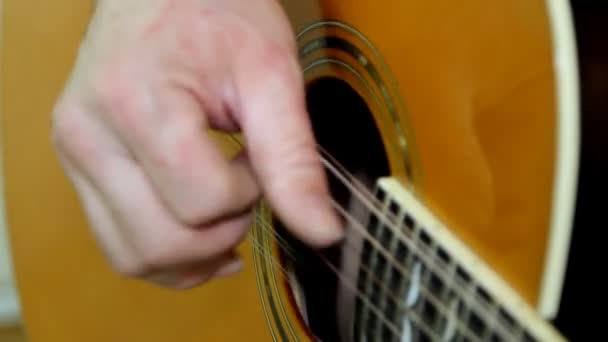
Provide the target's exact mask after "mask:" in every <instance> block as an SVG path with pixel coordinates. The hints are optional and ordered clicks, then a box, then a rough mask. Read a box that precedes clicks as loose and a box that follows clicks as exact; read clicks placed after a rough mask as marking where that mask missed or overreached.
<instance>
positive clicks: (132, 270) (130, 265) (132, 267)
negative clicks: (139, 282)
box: [111, 260, 149, 278]
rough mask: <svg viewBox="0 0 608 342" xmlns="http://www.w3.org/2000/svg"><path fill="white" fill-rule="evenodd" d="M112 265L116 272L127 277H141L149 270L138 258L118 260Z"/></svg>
mask: <svg viewBox="0 0 608 342" xmlns="http://www.w3.org/2000/svg"><path fill="white" fill-rule="evenodd" d="M111 265H112V268H113V271H114V272H116V273H117V274H119V275H121V276H123V277H127V278H139V277H141V276H143V275H145V274H146V273H147V272H148V271H149V268H148V267H146V265H145V264H144V263H143V262H139V261H137V260H118V261H115V262H114V263H112V264H111Z"/></svg>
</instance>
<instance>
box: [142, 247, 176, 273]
mask: <svg viewBox="0 0 608 342" xmlns="http://www.w3.org/2000/svg"><path fill="white" fill-rule="evenodd" d="M173 250H174V249H173V248H172V245H170V242H169V241H167V242H166V243H165V244H160V245H159V246H156V247H155V248H146V249H143V250H142V251H141V254H140V262H139V265H138V266H139V267H138V271H139V273H146V272H149V271H152V270H158V269H163V268H166V267H168V266H170V265H171V264H172V262H173V254H174V252H172V251H173Z"/></svg>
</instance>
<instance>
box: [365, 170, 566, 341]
mask: <svg viewBox="0 0 608 342" xmlns="http://www.w3.org/2000/svg"><path fill="white" fill-rule="evenodd" d="M375 196H376V199H377V200H378V203H380V205H377V206H375V209H374V210H370V213H369V216H368V218H369V219H368V221H367V224H366V235H367V237H366V238H365V239H364V240H365V241H364V244H363V249H362V254H361V264H360V269H359V272H358V280H357V287H358V290H359V292H360V294H361V296H359V298H358V299H357V303H356V306H355V325H354V329H355V331H354V336H355V337H356V339H357V340H358V341H526V342H528V341H545V340H550V341H557V340H561V337H559V335H558V334H556V333H555V331H554V330H553V329H552V328H551V327H550V326H549V325H548V324H546V323H545V322H544V321H543V320H542V319H540V318H539V317H537V316H535V314H534V312H533V311H532V310H531V309H530V308H529V307H527V306H526V304H525V303H524V302H523V301H522V300H521V298H519V297H517V295H516V294H515V293H514V292H513V291H511V290H510V289H509V288H508V287H506V286H503V285H504V284H499V283H500V280H499V279H498V278H497V277H496V275H495V274H494V273H492V272H491V270H490V269H489V268H488V267H486V266H485V265H484V264H483V262H481V260H479V259H478V258H476V257H475V256H474V254H473V253H471V252H470V251H469V250H467V249H466V248H465V246H464V245H462V244H461V243H460V242H459V241H457V239H455V238H454V237H453V236H452V235H450V233H449V232H448V231H447V229H446V228H445V227H442V226H441V223H440V222H439V221H438V220H437V219H436V218H434V217H433V216H432V215H431V213H430V212H429V211H428V210H426V209H425V208H424V207H423V206H422V205H421V203H420V202H418V201H417V200H416V199H415V197H414V196H412V195H411V194H410V193H408V192H407V191H406V190H405V189H403V188H402V187H401V185H400V184H399V183H397V182H396V181H395V180H393V179H383V180H382V181H381V182H380V183H379V186H378V188H377V189H376V192H375ZM497 284H498V286H497Z"/></svg>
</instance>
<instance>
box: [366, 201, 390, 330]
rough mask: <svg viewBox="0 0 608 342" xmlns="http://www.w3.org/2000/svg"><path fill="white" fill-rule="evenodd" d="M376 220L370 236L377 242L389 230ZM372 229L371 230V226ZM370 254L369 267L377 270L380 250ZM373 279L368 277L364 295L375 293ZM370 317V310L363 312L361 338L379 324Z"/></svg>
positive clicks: (383, 210) (384, 209) (372, 251)
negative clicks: (383, 232) (385, 230)
mask: <svg viewBox="0 0 608 342" xmlns="http://www.w3.org/2000/svg"><path fill="white" fill-rule="evenodd" d="M385 213H386V208H382V214H385ZM376 220H377V222H375V223H374V226H375V227H374V228H373V235H372V233H370V235H372V237H373V238H375V239H376V241H379V239H378V237H379V235H380V233H381V232H382V230H383V229H387V228H386V227H385V224H383V223H382V220H380V219H378V218H377V217H376ZM370 228H371V226H370ZM364 248H365V247H364ZM370 253H371V254H370V258H369V265H370V266H369V267H370V268H371V269H375V268H376V263H377V255H378V250H377V249H375V248H371V250H370ZM364 262H365V261H363V260H362V264H363V263H364ZM372 277H373V275H372ZM372 277H369V276H368V277H366V283H365V288H364V289H363V293H370V292H373V291H372V290H373V282H372V279H371V278H372ZM369 316H370V312H369V310H367V309H365V310H364V311H363V314H362V319H361V323H362V324H361V327H360V329H361V332H362V334H361V335H360V336H367V334H368V329H367V328H368V327H370V326H371V325H373V326H372V327H371V329H372V330H373V329H374V328H375V327H376V326H377V324H378V322H377V321H376V320H375V318H373V317H372V318H370V317H369ZM370 321H372V322H370Z"/></svg>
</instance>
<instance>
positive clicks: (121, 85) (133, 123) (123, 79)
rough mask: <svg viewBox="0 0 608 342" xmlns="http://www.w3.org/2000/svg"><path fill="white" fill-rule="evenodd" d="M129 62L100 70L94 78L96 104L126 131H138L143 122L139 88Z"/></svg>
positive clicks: (117, 63)
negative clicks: (131, 74) (139, 103)
mask: <svg viewBox="0 0 608 342" xmlns="http://www.w3.org/2000/svg"><path fill="white" fill-rule="evenodd" d="M128 67H129V66H128V65H127V62H123V61H117V62H114V63H112V64H110V65H108V66H106V67H102V68H100V70H99V71H98V72H97V74H96V75H95V77H93V78H92V81H91V84H92V86H91V88H92V93H93V98H94V102H95V103H96V104H97V105H98V106H99V108H102V110H103V111H104V113H105V114H106V115H107V116H108V117H109V119H110V120H111V121H112V122H113V123H114V124H116V125H118V126H119V127H122V128H124V129H136V128H137V127H138V126H139V124H140V121H141V111H140V110H139V108H138V101H139V100H138V97H137V96H138V88H137V85H136V84H135V81H134V80H133V77H131V76H130V75H129V73H128V71H127V69H128Z"/></svg>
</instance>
